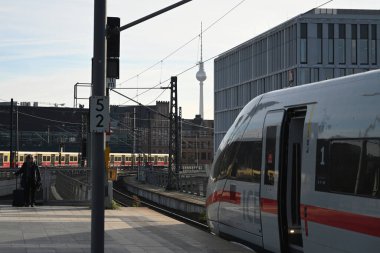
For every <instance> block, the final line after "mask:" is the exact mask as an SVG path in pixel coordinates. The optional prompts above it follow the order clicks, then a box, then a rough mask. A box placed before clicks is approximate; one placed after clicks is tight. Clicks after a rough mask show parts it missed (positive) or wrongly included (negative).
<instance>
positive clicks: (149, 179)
mask: <svg viewBox="0 0 380 253" xmlns="http://www.w3.org/2000/svg"><path fill="white" fill-rule="evenodd" d="M194 171H195V172H190V171H186V172H180V173H178V174H173V178H172V186H173V187H174V188H177V190H178V191H181V192H184V193H188V194H192V195H197V196H202V197H205V196H206V190H207V182H208V176H207V174H206V172H205V171H202V170H194ZM138 180H139V181H142V182H146V183H148V184H151V185H155V186H159V187H163V188H165V187H167V186H168V172H167V171H157V170H151V169H146V168H141V169H140V170H139V175H138Z"/></svg>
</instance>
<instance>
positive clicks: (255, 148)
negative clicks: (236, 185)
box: [231, 142, 262, 183]
mask: <svg viewBox="0 0 380 253" xmlns="http://www.w3.org/2000/svg"><path fill="white" fill-rule="evenodd" d="M261 146H262V144H261V142H241V144H240V147H239V151H238V152H237V154H236V156H235V164H236V165H235V166H233V169H232V171H231V178H234V179H236V180H239V181H246V182H254V183H260V178H261V177H260V174H261Z"/></svg>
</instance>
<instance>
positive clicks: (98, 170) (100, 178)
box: [91, 0, 107, 253]
mask: <svg viewBox="0 0 380 253" xmlns="http://www.w3.org/2000/svg"><path fill="white" fill-rule="evenodd" d="M106 19H107V18H106V0H95V2H94V54H93V55H94V57H93V60H92V84H93V86H92V96H104V95H105V81H106V76H105V69H106V65H105V63H106V62H105V61H106V50H105V49H106ZM91 135H92V147H93V148H92V153H93V154H92V156H91V161H92V162H91V165H92V212H91V252H92V253H103V252H104V178H105V168H104V166H105V163H104V151H105V133H104V132H102V133H92V134H91Z"/></svg>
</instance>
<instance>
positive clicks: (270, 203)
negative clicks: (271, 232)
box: [260, 198, 278, 214]
mask: <svg viewBox="0 0 380 253" xmlns="http://www.w3.org/2000/svg"><path fill="white" fill-rule="evenodd" d="M260 205H261V206H260V207H261V211H262V212H266V213H271V214H277V213H278V204H277V200H274V199H266V198H260Z"/></svg>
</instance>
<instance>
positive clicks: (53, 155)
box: [51, 154, 55, 166]
mask: <svg viewBox="0 0 380 253" xmlns="http://www.w3.org/2000/svg"><path fill="white" fill-rule="evenodd" d="M54 165H55V154H51V166H54Z"/></svg>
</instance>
